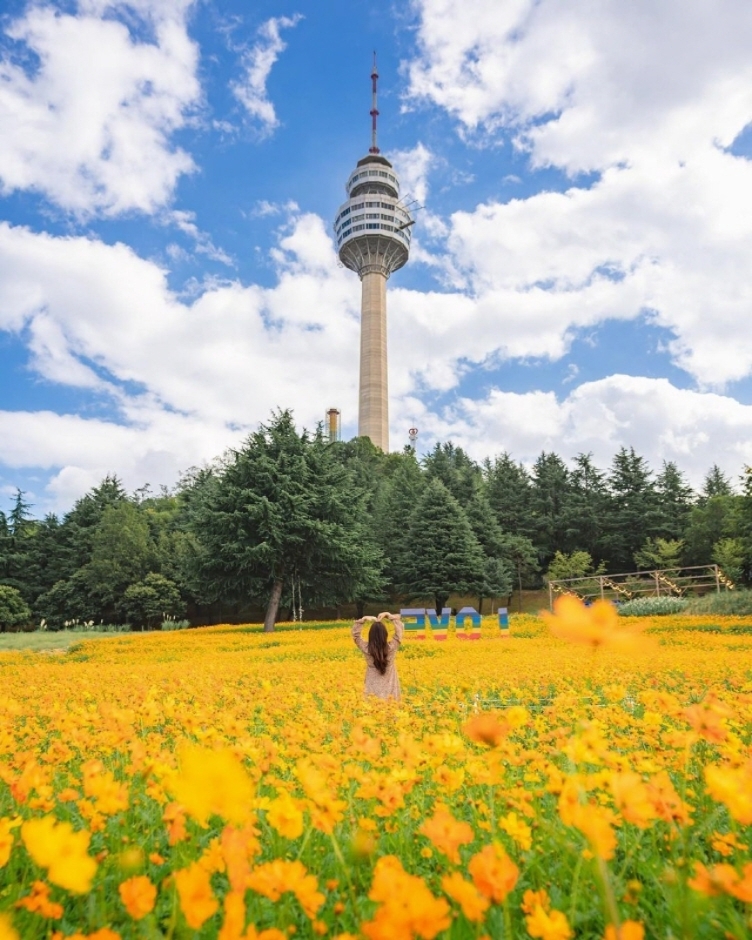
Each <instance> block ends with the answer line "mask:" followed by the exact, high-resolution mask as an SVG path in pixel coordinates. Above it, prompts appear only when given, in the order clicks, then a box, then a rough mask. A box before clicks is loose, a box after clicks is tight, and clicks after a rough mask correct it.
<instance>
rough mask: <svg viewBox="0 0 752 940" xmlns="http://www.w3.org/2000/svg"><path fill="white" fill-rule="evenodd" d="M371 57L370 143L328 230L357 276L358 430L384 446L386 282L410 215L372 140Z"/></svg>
mask: <svg viewBox="0 0 752 940" xmlns="http://www.w3.org/2000/svg"><path fill="white" fill-rule="evenodd" d="M378 77H379V76H378V72H377V70H376V60H375V58H374V64H373V72H372V73H371V80H372V82H373V107H372V109H371V117H372V119H373V124H372V137H371V149H370V150H369V152H368V155H367V156H366V157H363V159H362V160H358V163H357V166H356V167H355V169H354V170H353V171H352V173H351V174H350V177H349V179H348V181H347V185H346V186H345V190H346V191H347V201H346V202H345V203H343V204H342V205H341V206H340V207H339V210H338V211H337V215H336V218H335V220H334V233H335V235H336V238H337V251H338V253H339V260H340V261H341V262H342V264H343V265H344V266H345V267H346V268H349V269H350V270H351V271H355V273H356V274H357V275H358V277H360V279H361V282H362V291H363V293H362V302H361V313H360V391H359V412H358V434H359V435H361V436H363V437H370V439H371V440H372V441H373V443H374V444H375V445H376V446H377V447H380V448H381V449H382V450H384V451H387V450H389V394H388V377H387V355H386V347H387V343H386V282H387V280H388V278H389V277H390V275H391V274H393V272H394V271H398V270H399V269H400V268H401V267H402V266H403V265H404V264H405V263H406V262H407V259H408V257H409V255H410V238H411V231H410V229H411V226H412V225H413V218H412V216H411V215H410V211H409V209H408V207H407V206H405V205H404V204H403V203H402V202H401V200H400V186H399V178H398V176H397V174H396V173H395V172H394V167H393V166H392V164H391V163H390V162H389V161H388V160H387V159H386V157H384V156H383V155H382V154H381V152H380V151H379V148H378V144H377V142H376V118H377V117H378V114H379V111H378V106H377V102H376V82H377V79H378Z"/></svg>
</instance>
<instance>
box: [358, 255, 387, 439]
mask: <svg viewBox="0 0 752 940" xmlns="http://www.w3.org/2000/svg"><path fill="white" fill-rule="evenodd" d="M358 436H359V437H370V439H371V440H372V441H373V443H374V444H375V445H376V447H380V448H381V449H382V450H383V451H385V452H387V451H388V450H389V378H388V374H387V364H386V275H385V274H384V273H382V272H381V271H374V270H372V271H369V272H368V273H366V274H363V280H362V301H361V307H360V393H359V402H358Z"/></svg>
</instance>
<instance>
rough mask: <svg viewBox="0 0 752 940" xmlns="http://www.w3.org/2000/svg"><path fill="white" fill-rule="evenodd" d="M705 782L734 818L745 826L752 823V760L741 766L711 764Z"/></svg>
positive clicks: (714, 796)
mask: <svg viewBox="0 0 752 940" xmlns="http://www.w3.org/2000/svg"><path fill="white" fill-rule="evenodd" d="M705 783H706V784H707V787H708V793H709V794H710V795H711V796H712V797H713V799H714V800H717V801H718V802H719V803H723V804H724V805H725V806H726V809H727V810H728V811H729V813H730V815H731V818H732V819H735V820H736V821H737V822H738V823H741V824H742V825H743V826H749V825H752V761H749V762H748V763H747V765H746V766H744V767H739V768H734V767H719V766H717V765H715V764H711V765H710V766H709V767H706V768H705Z"/></svg>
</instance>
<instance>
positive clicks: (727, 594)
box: [685, 590, 752, 617]
mask: <svg viewBox="0 0 752 940" xmlns="http://www.w3.org/2000/svg"><path fill="white" fill-rule="evenodd" d="M685 609H686V611H687V613H688V614H718V615H719V616H730V617H734V616H738V617H747V616H750V615H751V614H752V591H745V590H737V591H721V592H720V593H717V592H714V593H712V594H706V595H705V596H704V597H698V598H693V599H692V600H690V601H689V603H688V604H687V606H686V608H685Z"/></svg>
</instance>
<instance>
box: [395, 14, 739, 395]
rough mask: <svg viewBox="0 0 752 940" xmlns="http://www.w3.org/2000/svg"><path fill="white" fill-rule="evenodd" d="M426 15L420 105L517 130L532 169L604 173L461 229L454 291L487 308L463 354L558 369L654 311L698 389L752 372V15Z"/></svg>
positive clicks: (503, 207) (417, 90) (463, 220)
mask: <svg viewBox="0 0 752 940" xmlns="http://www.w3.org/2000/svg"><path fill="white" fill-rule="evenodd" d="M416 5H417V8H418V10H419V14H420V22H419V30H418V38H419V55H418V57H417V58H416V60H415V61H414V62H412V63H411V64H410V66H409V76H410V94H411V95H412V96H413V98H418V99H423V100H428V101H431V102H433V103H434V104H437V105H439V106H440V107H442V108H445V109H446V110H447V111H449V113H450V114H452V115H454V116H455V117H456V118H457V119H458V121H459V122H460V123H461V126H462V127H463V128H464V130H465V132H475V133H486V134H494V132H496V131H497V130H498V129H499V128H500V127H502V126H503V127H506V128H507V129H509V130H511V132H512V133H513V134H514V135H516V139H517V144H518V146H521V147H523V148H525V149H527V150H528V152H529V154H530V159H531V162H532V164H533V165H535V166H544V165H554V166H557V167H560V168H562V169H563V170H565V171H566V172H569V173H576V172H580V171H590V170H595V171H598V172H599V174H600V175H599V177H598V179H597V182H595V183H594V184H593V185H592V186H591V187H589V188H581V187H577V186H573V187H572V188H571V189H570V190H569V191H568V192H565V193H553V192H543V193H539V194H537V195H533V196H531V197H528V198H524V199H515V200H511V201H509V202H506V203H500V202H497V201H489V202H488V203H486V204H483V205H480V206H478V207H476V208H475V209H474V210H471V211H463V212H457V213H455V214H454V215H453V216H452V218H451V219H450V220H449V222H448V236H447V253H446V255H445V256H444V258H443V259H441V260H443V264H444V269H445V280H446V281H447V283H451V284H453V285H455V286H456V287H458V288H460V289H463V290H464V291H466V292H467V293H469V294H470V295H471V296H472V297H473V298H474V299H475V311H476V319H475V321H474V322H475V329H474V330H473V336H472V337H468V339H467V341H466V343H465V348H466V350H467V354H468V355H469V356H470V357H471V358H474V359H476V360H477V358H478V346H479V340H480V338H481V337H482V338H483V339H484V340H485V341H487V342H488V344H489V345H488V349H489V351H493V350H500V351H501V353H502V355H512V356H550V357H557V356H561V355H562V354H563V353H564V352H565V351H566V349H567V347H568V343H569V341H570V338H571V336H572V335H573V333H574V331H575V330H576V329H578V328H580V327H584V326H589V325H593V324H596V323H598V322H601V321H603V320H605V319H608V318H621V319H624V318H635V317H638V316H640V315H642V314H644V313H645V311H648V312H649V314H650V316H652V317H653V318H654V320H655V322H656V323H657V324H658V325H660V326H662V327H665V328H666V329H668V330H669V331H670V332H671V333H672V334H673V335H674V336H675V341H674V342H672V343H671V345H670V352H671V354H672V356H673V358H674V360H675V362H676V363H677V365H679V366H680V367H682V368H683V369H685V370H687V371H688V372H689V373H690V374H691V375H692V376H694V377H695V379H696V380H697V381H698V383H700V384H701V385H702V386H706V387H716V388H721V387H723V385H724V384H725V383H727V382H729V381H733V380H736V379H740V378H743V377H745V376H747V375H749V374H750V372H752V334H750V331H748V330H745V329H743V328H741V324H743V323H746V322H747V321H748V320H749V316H750V312H751V311H752V288H751V287H750V283H749V277H748V268H749V264H748V259H749V257H750V252H751V251H752V162H751V161H749V160H745V159H743V158H741V157H736V156H733V155H732V154H731V153H729V152H727V151H726V150H724V149H723V147H726V146H727V145H729V144H731V142H732V141H733V140H734V139H735V137H736V136H737V135H738V134H739V133H740V132H741V131H742V130H743V128H745V127H746V126H747V125H748V124H749V123H750V122H752V63H751V62H750V59H749V55H748V49H749V46H750V43H752V7H750V6H749V4H747V3H744V2H742V0H724V2H723V3H722V4H721V5H720V6H718V5H714V6H710V5H708V4H707V3H705V2H704V0H681V2H680V0H669V2H666V3H662V4H654V3H650V2H648V0H637V2H634V3H628V4H624V3H620V2H618V0H607V2H605V3H602V4H598V5H597V8H596V7H593V6H592V5H590V4H583V3H582V2H580V0H556V2H554V0H537V2H534V0H510V2H509V3H504V4H499V3H496V2H494V0H474V2H473V3H471V4H470V5H469V6H468V4H467V3H460V2H459V0H419V2H418V3H417V4H416ZM433 262H434V263H435V264H436V263H437V256H436V254H434V255H433ZM494 332H495V334H496V336H495V338H494V336H493V333H494Z"/></svg>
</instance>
